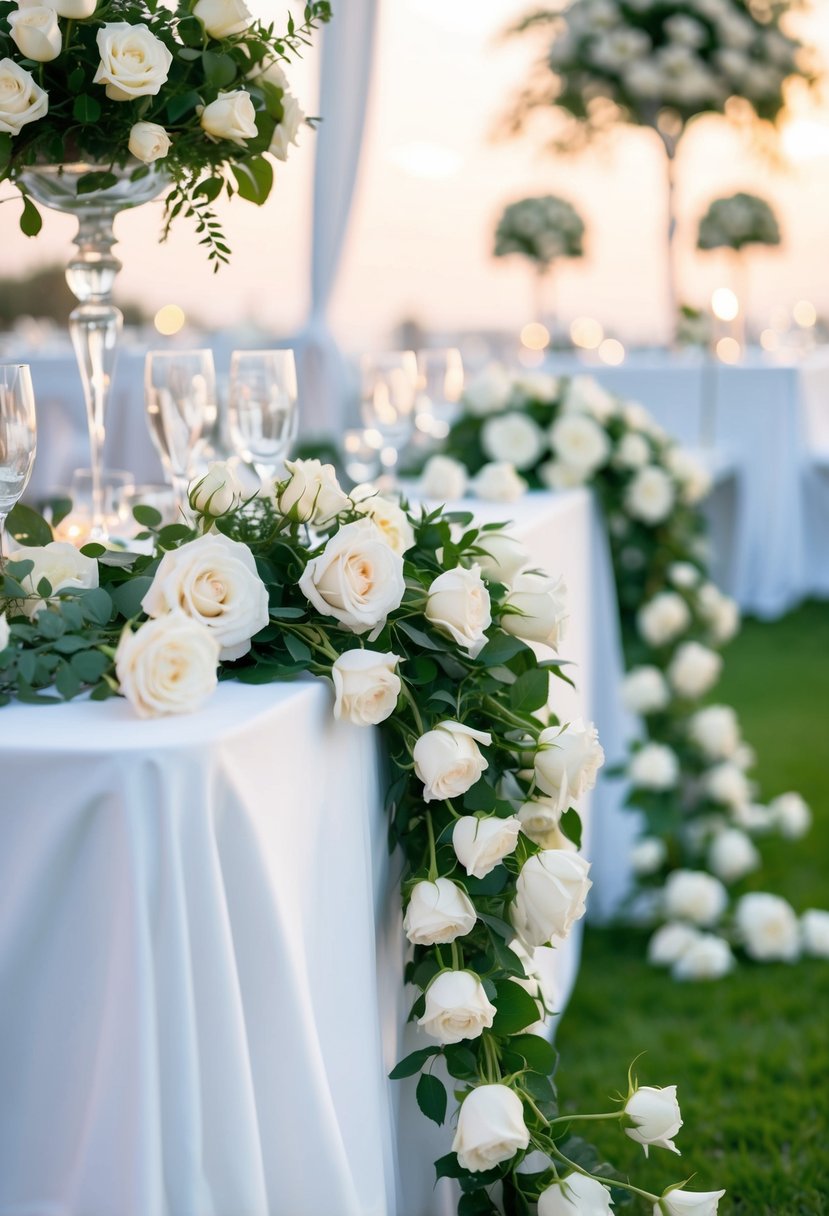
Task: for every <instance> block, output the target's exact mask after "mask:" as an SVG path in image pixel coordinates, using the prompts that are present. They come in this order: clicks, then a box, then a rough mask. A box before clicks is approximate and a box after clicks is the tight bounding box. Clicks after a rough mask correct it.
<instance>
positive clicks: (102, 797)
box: [0, 492, 629, 1216]
mask: <svg viewBox="0 0 829 1216" xmlns="http://www.w3.org/2000/svg"><path fill="white" fill-rule="evenodd" d="M520 508H521V509H520V512H518V511H514V510H513V509H512V508H511V509H510V510H509V511H508V512H507V514H516V515H517V514H520V515H521V519H520V521H519V524H520V530H521V531H522V533H523V534H524V536H525V537H526V539H527V541H528V543H529V544H530V545H531V546H532V548H533V551H534V554H535V555H536V557H537V560H538V561H539V562H542V563H543V564H544V565H546V566H548V567H549V568H550V569H551V570H552V571H559V570H561V571H564V572H565V573H566V576H567V579H568V582H569V584H570V591H571V603H572V613H573V623H572V629H571V635H570V640H569V642H568V644H567V647H566V648H565V649H566V656H565V657H570V656H572V657H574V658H576V659H577V660H578V662H579V669H578V670H577V672H576V674H577V676H578V677H579V683H580V691H579V693H578V694H571V693H569V692H566V693H565V686H562V697H561V701H560V706H561V712H562V714H563V715H565V716H571V715H573V714H575V713H583V714H585V715H592V716H595V717H596V718H597V720H598V721H599V723H600V726H602V729H603V731H610V730H611V726H612V724H610V723H608V722H603V714H604V715H605V716H606V714H607V708H606V706H598V705H596V704H595V702H594V700H593V698H594V697H595V696H596V695H597V692H598V691H599V689H600V688H601V687H603V686H604V683H605V681H606V682H607V688H608V691H609V692H612V691H613V690H614V689H615V688H616V687H617V684H616V677H617V674H618V648H617V645H616V626H615V617H614V613H613V611H611V610H609V605H611V604H612V600H610V599H609V598H608V596H607V590H608V588H609V570H608V568H607V561H606V553H605V549H604V542H603V539H602V531H601V528H600V527H599V524H598V520H597V517H596V515H595V513H594V512H593V511H592V508H591V504H590V501H589V498H588V496H587V495H586V494H585V493H583V492H576V493H571V494H567V495H562V496H559V497H556V498H553V497H551V496H540V499H539V500H538V501H533V502H527V503H523V504H520ZM498 514H500V512H498ZM597 580H598V581H597ZM331 703H332V696H331V693H330V690H329V689H328V687H327V686H326V685H325V684H324V683H323V682H321V681H314V682H309V683H301V684H298V685H292V686H284V685H282V686H280V685H271V686H267V687H245V686H241V685H238V684H232V683H231V684H224V685H222V686H221V687H220V689H219V691H218V693H217V695H216V697H215V698H214V699H213V700H212V701H211V703H210V704H209V705H208V706H207V707H206V708H205V709H203V710H202V711H201V712H199V713H197V714H194V715H191V716H189V717H182V718H176V719H167V720H159V721H150V722H142V721H138V720H136V719H135V718H134V717H133V716H132V715H131V712H130V710H129V708H128V707H127V705H126V704H125V703H124V702H122V701H113V702H108V703H105V704H93V703H89V702H87V703H76V704H72V705H68V706H59V707H54V708H43V707H30V706H21V705H15V706H12V707H9V708H7V709H4V710H2V711H0V722H2V729H0V764H1V765H2V774H3V798H2V803H1V804H0V901H2V914H1V915H0V992H2V1002H0V1094H2V1099H0V1216H323V1214H324V1216H435V1213H436V1212H437V1211H439V1210H447V1211H448V1210H451V1208H450V1207H449V1206H448V1205H449V1202H450V1201H449V1196H448V1193H449V1188H448V1186H446V1184H444V1188H445V1189H444V1191H443V1192H441V1191H438V1192H435V1191H434V1190H433V1188H432V1179H433V1177H434V1174H433V1170H432V1164H431V1163H432V1161H433V1160H434V1158H435V1157H437V1156H439V1155H441V1154H442V1153H444V1152H446V1151H448V1145H449V1142H450V1134H451V1133H450V1131H449V1129H448V1128H444V1129H443V1131H442V1132H438V1131H437V1129H434V1134H432V1125H430V1124H428V1123H427V1121H426V1120H425V1119H424V1118H423V1117H422V1116H421V1115H420V1114H419V1112H418V1111H416V1110H415V1109H414V1096H413V1084H410V1083H406V1084H398V1083H390V1082H388V1081H387V1080H386V1076H387V1073H388V1071H389V1070H390V1068H391V1067H392V1066H393V1064H394V1063H395V1062H396V1060H397V1059H398V1058H399V1056H400V1055H401V1054H403V1052H404V1051H405V1050H406V1049H407V1048H406V1046H405V1044H404V1042H403V1034H402V1028H403V1023H404V1018H405V1013H406V1012H407V1006H408V1002H409V999H410V995H411V994H410V993H405V994H404V990H403V985H402V979H401V976H402V962H403V954H404V951H403V936H402V929H401V914H400V906H399V892H398V889H397V873H396V865H397V863H396V859H392V860H391V862H390V860H389V857H388V853H387V849H386V824H385V818H384V814H383V811H382V784H383V778H382V771H381V770H382V766H381V762H380V756H379V752H378V735H377V734H376V733H375V732H374V731H370V730H369V731H366V730H363V731H361V730H359V729H358V728H355V727H350V726H347V725H343V724H338V723H335V722H334V721H333V719H332V715H331ZM600 711H601V712H600ZM616 728H618V722H617V723H616ZM617 733H618V729H617ZM604 741H605V745H606V746H607V745H608V743H609V742H612V740H611V739H609V737H608V734H607V733H605V735H604ZM586 809H587V808H586ZM588 821H590V816H589V814H588ZM614 826H615V825H614V824H613V823H612V822H610V821H609V820H608V819H607V818H606V817H605V815H604V812H603V811H602V810H601V809H600V808H598V807H596V808H594V813H593V816H592V837H593V841H592V848H593V850H594V852H598V853H599V855H602V854H605V853H606V854H607V860H608V861H612V860H613V857H612V855H613V853H616V857H617V858H618V856H619V852H618V849H619V848H620V847H621V846H619V845H618V843H617V842H615V841H614ZM624 831H629V825H628V824H627V821H625V827H624V829H623V832H624ZM599 845H601V848H599ZM607 869H608V866H607V865H604V866H603V865H601V864H600V865H598V866H597V885H598V886H599V890H601V883H602V874H604V873H606V872H607ZM547 954H548V962H550V963H551V966H552V972H553V975H552V978H553V979H554V981H555V984H556V987H557V991H558V1000H559V1003H560V1006H562V1005H563V1003H564V1001H566V997H567V994H568V992H569V988H570V985H571V983H572V980H573V978H574V976H575V971H576V967H577V959H578V939H577V937H574V938H572V939H571V941H570V943H568V944H567V945H566V946H565V947H564V948H563V949H562V950H560V951H558V952H553V951H548V952H547ZM398 1143H399V1145H400V1152H399V1153H398V1152H397V1145H398Z"/></svg>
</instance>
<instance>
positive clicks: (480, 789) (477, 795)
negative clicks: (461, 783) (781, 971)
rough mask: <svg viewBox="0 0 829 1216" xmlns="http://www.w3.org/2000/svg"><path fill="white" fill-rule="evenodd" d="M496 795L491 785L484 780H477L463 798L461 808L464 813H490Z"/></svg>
mask: <svg viewBox="0 0 829 1216" xmlns="http://www.w3.org/2000/svg"><path fill="white" fill-rule="evenodd" d="M496 801H497V795H496V793H495V790H494V789H493V788H492V786H491V785H488V784H487V782H486V781H484V780H478V781H476V782H475V784H474V785H473V786H472V788H471V789H469V790H467V791H466V793H465V794H464V796H463V806H464V810H466V811H492V810H494V809H495V803H496Z"/></svg>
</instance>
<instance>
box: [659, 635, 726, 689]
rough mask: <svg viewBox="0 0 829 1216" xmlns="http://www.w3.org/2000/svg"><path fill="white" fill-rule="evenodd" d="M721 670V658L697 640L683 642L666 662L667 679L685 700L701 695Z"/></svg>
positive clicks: (710, 685) (718, 675) (716, 678)
mask: <svg viewBox="0 0 829 1216" xmlns="http://www.w3.org/2000/svg"><path fill="white" fill-rule="evenodd" d="M721 671H722V658H721V657H720V655H718V654H717V652H716V651H715V650H709V649H708V647H707V646H702V645H701V644H700V643H699V642H683V644H682V645H681V646H680V647H679V648H678V650H677V652H676V654H675V655H674V656H673V658H672V659H671V661H670V663H669V664H668V680H669V681H670V683H671V685H672V686H673V688H674V690H675V691H676V692H677V693H678V694H679V696H681V697H685V698H686V699H687V700H695V699H696V698H697V697H702V696H704V695H705V693H707V692H708V690H709V689H710V688H712V687H713V686H714V684H716V682H717V680H718V679H719V678H720V672H721Z"/></svg>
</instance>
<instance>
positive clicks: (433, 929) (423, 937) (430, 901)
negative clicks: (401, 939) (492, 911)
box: [403, 878, 477, 946]
mask: <svg viewBox="0 0 829 1216" xmlns="http://www.w3.org/2000/svg"><path fill="white" fill-rule="evenodd" d="M476 920H477V915H476V913H475V908H474V906H473V904H472V901H471V899H470V898H469V896H468V895H467V894H466V892H465V891H464V890H463V888H462V887H459V886H458V885H457V883H454V882H452V881H451V879H449V878H438V879H436V880H435V882H419V883H416V885H415V886H414V888H413V889H412V894H411V897H410V899H409V906H408V907H407V909H406V915H405V916H404V918H403V928H404V930H405V932H406V936H407V937H408V939H409V941H410V942H411V943H412V945H413V946H436V945H437V946H443V945H445V944H446V943H447V942H453V941H454V940H455V938H456V937H464V936H465V935H466V934H467V933H470V932H471V931H472V929H473V928H474V927H475V921H476Z"/></svg>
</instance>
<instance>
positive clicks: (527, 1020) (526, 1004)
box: [492, 980, 539, 1034]
mask: <svg viewBox="0 0 829 1216" xmlns="http://www.w3.org/2000/svg"><path fill="white" fill-rule="evenodd" d="M495 987H496V989H497V996H496V999H495V1008H496V1009H497V1010H498V1012H497V1013H496V1015H495V1017H494V1019H493V1022H492V1032H493V1034H517V1033H518V1031H519V1030H524V1029H525V1028H526V1027H527V1026H532V1024H533V1023H534V1022H537V1021H538V1016H539V1009H538V1003H537V1002H536V1001H534V1000H533V998H532V997H531V996H530V994H529V992H527V991H525V989H524V988H522V987H521V986H520V984H514V983H513V982H512V980H500V981H499V982H498V983H497V984H496V985H495Z"/></svg>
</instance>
